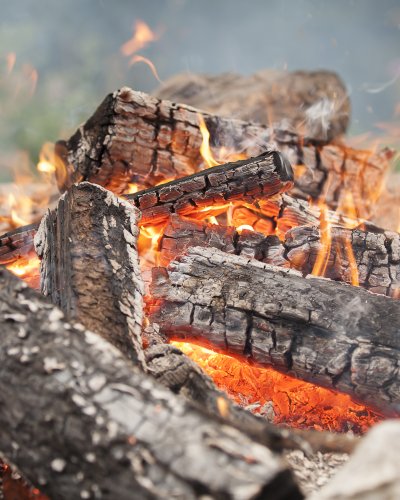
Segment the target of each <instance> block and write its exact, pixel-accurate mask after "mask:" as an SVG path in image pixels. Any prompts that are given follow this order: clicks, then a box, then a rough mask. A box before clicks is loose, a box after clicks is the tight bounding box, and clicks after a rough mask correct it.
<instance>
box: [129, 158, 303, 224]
mask: <svg viewBox="0 0 400 500" xmlns="http://www.w3.org/2000/svg"><path fill="white" fill-rule="evenodd" d="M292 180H293V172H292V169H291V166H290V164H289V163H288V161H287V160H286V159H285V158H284V157H283V156H282V155H281V154H280V153H277V152H276V151H270V152H267V153H264V154H262V155H260V156H258V157H257V158H251V159H249V160H243V161H238V162H235V163H228V164H226V165H220V166H218V167H213V168H209V169H206V170H203V171H202V172H199V173H197V174H193V175H191V176H189V177H184V178H183V179H177V180H174V181H172V182H168V183H166V184H162V185H160V186H156V187H153V188H150V189H146V190H144V191H139V192H138V193H135V194H131V195H128V196H127V197H126V198H127V199H128V200H129V201H130V202H131V203H133V204H135V205H136V206H137V207H138V208H139V209H140V210H141V213H142V217H141V221H140V224H141V225H146V224H152V225H154V224H158V223H160V222H164V221H165V220H167V219H168V217H169V216H170V215H171V213H178V214H181V215H188V214H191V213H196V212H198V211H200V212H201V211H204V209H205V208H206V207H208V206H210V205H211V206H213V207H217V206H219V205H220V206H226V204H227V203H229V202H233V201H236V200H240V201H241V202H242V203H249V204H251V203H256V202H257V200H258V199H260V198H263V199H268V198H270V197H272V196H274V195H276V194H279V193H281V192H283V191H286V190H288V189H290V187H291V186H292V185H293V183H292Z"/></svg>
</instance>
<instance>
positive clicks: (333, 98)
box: [155, 69, 350, 141]
mask: <svg viewBox="0 0 400 500" xmlns="http://www.w3.org/2000/svg"><path fill="white" fill-rule="evenodd" d="M155 96H156V97H158V98H159V99H169V100H170V101H173V102H181V103H183V104H187V105H189V106H194V107H196V108H200V109H204V111H207V112H208V113H213V114H217V115H220V116H230V117H232V118H240V119H241V120H245V121H252V122H257V123H268V124H272V125H274V126H275V128H283V127H287V126H288V125H289V126H290V127H291V128H293V129H295V130H297V132H298V133H299V134H300V135H303V136H307V137H313V138H314V139H317V140H321V141H331V140H332V139H334V138H336V137H337V136H340V135H343V134H344V133H345V132H346V129H347V126H348V124H349V117H350V99H349V96H348V93H347V90H346V87H345V85H344V83H343V81H342V80H341V79H340V78H339V76H338V75H336V74H335V73H332V72H330V71H321V70H320V71H292V72H287V71H279V70H271V69H266V70H262V71H258V72H257V73H255V74H253V75H250V76H243V75H238V74H236V73H223V74H220V75H204V74H195V73H181V74H178V75H174V76H172V77H171V78H169V79H168V80H167V81H165V82H163V83H162V85H161V86H160V87H159V88H158V89H157V90H156V93H155Z"/></svg>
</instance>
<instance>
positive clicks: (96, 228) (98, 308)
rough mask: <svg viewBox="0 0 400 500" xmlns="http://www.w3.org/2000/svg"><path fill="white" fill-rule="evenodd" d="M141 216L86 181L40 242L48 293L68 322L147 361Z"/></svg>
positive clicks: (47, 221) (49, 217) (52, 215)
mask: <svg viewBox="0 0 400 500" xmlns="http://www.w3.org/2000/svg"><path fill="white" fill-rule="evenodd" d="M139 218H140V213H139V211H138V210H137V209H136V208H135V207H133V206H132V205H131V204H129V203H128V202H127V201H125V200H122V199H119V198H117V197H116V196H115V195H114V194H113V193H111V192H109V191H107V190H105V189H104V188H102V187H100V186H97V185H95V184H90V183H88V182H83V183H81V184H77V185H74V186H72V188H71V189H70V190H69V191H67V192H66V193H65V194H64V195H63V196H62V197H61V198H60V200H59V202H58V204H57V207H56V208H55V209H54V210H53V211H48V212H47V214H46V215H45V216H44V218H43V220H42V222H41V225H40V227H39V230H38V232H37V235H36V237H35V243H36V250H37V253H38V255H39V257H40V258H41V291H42V293H43V295H45V296H49V297H50V298H51V300H52V302H53V303H54V304H55V305H57V306H59V307H60V308H61V309H62V311H63V312H64V314H65V316H66V318H67V320H68V321H78V322H80V323H81V324H82V325H84V326H85V327H86V328H87V329H88V330H91V331H93V332H96V333H98V334H99V335H101V336H102V337H104V338H105V339H107V340H109V341H110V342H111V343H112V344H114V345H115V346H116V347H118V348H119V349H120V350H121V351H123V352H124V353H125V354H126V355H127V356H129V357H130V358H131V359H133V360H135V361H140V362H141V363H142V364H143V363H144V358H143V349H142V341H141V330H142V319H143V291H144V285H143V281H142V277H141V273H140V268H139V260H138V253H137V236H138V233H139V228H138V226H137V222H138V220H139Z"/></svg>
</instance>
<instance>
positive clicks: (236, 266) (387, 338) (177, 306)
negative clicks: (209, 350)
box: [151, 247, 400, 415]
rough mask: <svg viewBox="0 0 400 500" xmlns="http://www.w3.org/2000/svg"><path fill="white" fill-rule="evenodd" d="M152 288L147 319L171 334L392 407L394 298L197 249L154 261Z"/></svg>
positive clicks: (398, 388) (399, 324)
mask: <svg viewBox="0 0 400 500" xmlns="http://www.w3.org/2000/svg"><path fill="white" fill-rule="evenodd" d="M151 294H152V298H153V300H154V301H155V302H154V304H153V306H152V308H151V319H152V321H153V323H157V325H158V326H159V328H160V332H161V333H162V334H164V335H166V336H168V337H170V338H171V337H172V338H174V339H184V338H188V339H192V338H198V339H202V340H203V341H208V342H210V343H211V345H213V346H215V347H217V348H221V349H223V350H224V352H227V353H234V354H239V355H245V356H247V357H248V358H250V359H251V360H253V361H255V362H257V363H260V364H261V365H271V366H273V367H274V368H275V369H277V370H279V371H282V372H284V373H289V374H291V375H293V376H295V377H297V378H300V379H303V380H306V381H309V382H312V383H315V384H319V385H321V386H324V387H327V388H331V389H336V390H338V391H341V392H345V393H348V394H349V395H350V396H352V397H353V398H355V399H356V400H357V401H359V402H361V403H363V404H367V405H369V406H371V407H372V408H374V409H376V410H378V411H380V412H384V413H386V414H388V415H390V414H399V413H400V374H399V354H400V336H399V331H400V303H399V302H398V301H396V300H393V299H391V298H388V297H384V296H381V295H376V294H373V293H370V292H368V291H366V290H363V289H361V288H358V287H353V286H350V285H346V284H343V283H337V282H335V281H330V280H326V279H321V278H315V277H309V278H308V279H305V278H304V277H302V276H301V274H300V273H299V272H297V271H294V270H290V269H281V268H278V267H274V266H269V265H268V264H264V263H261V262H258V261H256V260H254V259H248V258H245V257H242V256H237V255H231V254H227V253H225V252H222V251H220V250H217V249H210V248H200V247H195V248H192V249H189V250H188V253H187V254H186V255H184V256H183V257H181V258H179V259H177V260H176V261H173V262H172V263H171V264H170V265H169V266H168V269H165V268H156V269H154V270H153V283H152V286H151Z"/></svg>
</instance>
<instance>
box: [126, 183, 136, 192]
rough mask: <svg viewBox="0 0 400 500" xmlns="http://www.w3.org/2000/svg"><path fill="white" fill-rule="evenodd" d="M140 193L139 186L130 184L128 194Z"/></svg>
mask: <svg viewBox="0 0 400 500" xmlns="http://www.w3.org/2000/svg"><path fill="white" fill-rule="evenodd" d="M138 191H139V186H138V185H137V184H135V183H131V184H128V192H127V194H135V193H137V192H138Z"/></svg>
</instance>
